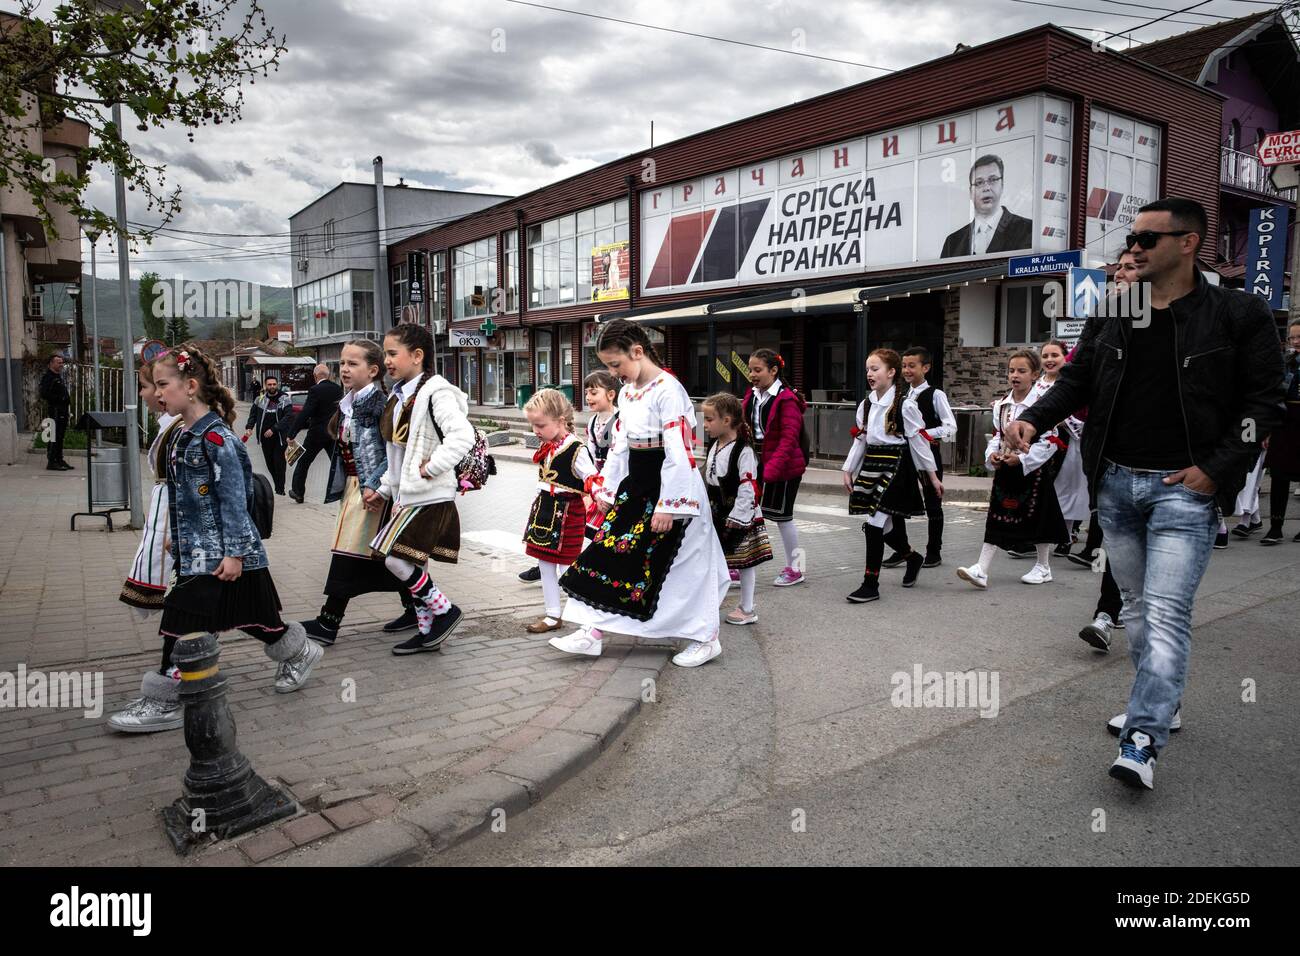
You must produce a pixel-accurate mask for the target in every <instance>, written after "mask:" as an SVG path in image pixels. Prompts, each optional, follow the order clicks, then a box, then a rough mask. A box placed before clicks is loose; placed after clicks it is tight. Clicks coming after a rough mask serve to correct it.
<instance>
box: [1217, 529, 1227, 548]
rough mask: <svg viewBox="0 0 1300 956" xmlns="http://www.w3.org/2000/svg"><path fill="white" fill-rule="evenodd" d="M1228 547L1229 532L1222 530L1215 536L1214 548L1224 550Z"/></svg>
mask: <svg viewBox="0 0 1300 956" xmlns="http://www.w3.org/2000/svg"><path fill="white" fill-rule="evenodd" d="M1227 547H1228V532H1226V531H1220V532H1219V533H1218V534H1216V535H1215V536H1214V550H1215V551H1223V550H1225V549H1226V548H1227Z"/></svg>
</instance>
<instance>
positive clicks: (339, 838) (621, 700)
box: [267, 641, 670, 866]
mask: <svg viewBox="0 0 1300 956" xmlns="http://www.w3.org/2000/svg"><path fill="white" fill-rule="evenodd" d="M669 656H670V654H669V653H668V649H667V648H664V647H663V644H662V642H656V643H655V646H654V647H643V646H637V645H636V644H635V642H631V641H629V642H628V643H622V644H620V645H611V646H609V647H607V648H606V653H605V655H604V656H603V657H602V658H601V659H599V660H598V661H597V662H596V663H595V665H594V666H593V668H592V669H590V670H588V671H587V673H586V674H584V675H583V676H582V677H580V678H579V679H578V680H577V681H576V682H575V686H574V688H572V689H571V690H570V691H569V692H568V693H567V694H566V695H562V697H561V700H563V699H564V698H565V697H567V696H569V694H574V693H575V692H577V691H582V692H583V693H582V694H580V695H578V696H585V698H586V699H585V700H583V701H582V702H581V703H579V704H578V705H577V706H576V707H574V708H572V713H571V714H569V715H567V716H564V719H563V720H561V721H559V722H558V723H557V724H556V725H555V726H552V727H547V726H546V724H547V723H548V722H551V721H554V720H555V717H550V718H548V717H547V716H546V712H544V713H543V714H540V715H538V716H537V717H536V718H534V720H533V721H530V722H529V725H528V726H530V727H533V728H534V733H539V736H537V739H535V740H533V741H532V742H531V743H528V744H527V745H526V746H523V747H521V748H520V749H518V750H515V751H514V752H502V755H501V759H500V760H499V761H497V762H496V763H494V764H493V765H491V766H489V767H487V768H486V769H483V770H481V771H480V772H478V773H476V774H474V775H473V776H471V777H469V778H468V779H467V780H465V781H463V782H462V783H459V784H457V785H456V786H454V787H452V788H451V789H449V790H445V791H443V792H441V793H437V794H431V795H429V796H427V797H422V798H421V797H419V796H418V795H417V796H416V797H415V798H412V799H408V800H406V801H403V802H402V803H401V804H400V805H399V807H398V809H397V811H396V812H395V813H394V814H393V815H392V816H391V817H388V818H386V819H378V820H373V821H371V822H369V823H364V824H362V825H361V826H357V827H354V828H352V829H350V830H347V831H345V832H343V833H337V834H334V835H332V836H330V837H329V838H328V839H325V840H322V841H320V842H319V843H316V844H311V845H307V846H303V847H300V848H298V849H296V850H294V851H292V852H288V853H284V854H280V855H277V856H275V857H274V858H273V859H271V860H268V861H267V865H269V866H344V865H346V866H401V865H404V864H407V863H413V862H416V861H417V860H418V859H419V858H420V857H421V856H422V855H423V854H424V853H425V852H427V851H429V850H432V851H434V852H442V851H445V850H447V849H450V848H451V847H454V846H456V845H457V844H460V843H463V842H465V841H466V840H469V839H471V838H472V837H475V836H477V835H478V834H480V833H482V832H484V831H485V830H487V829H489V828H490V827H492V826H494V825H496V824H498V823H500V824H502V825H508V821H509V820H510V819H511V818H512V817H514V816H516V815H517V814H520V813H523V812H524V811H525V810H527V809H529V808H530V807H532V806H534V805H536V804H537V803H539V802H540V801H541V800H543V799H545V798H546V797H547V796H549V795H550V794H551V793H552V792H554V791H555V789H556V788H558V787H559V786H561V785H562V784H563V783H565V782H566V781H568V780H570V779H571V778H573V777H574V776H576V775H577V774H578V773H580V772H581V771H582V770H584V769H585V768H586V767H587V766H589V765H590V764H591V763H592V762H593V761H594V760H596V758H597V757H599V756H600V755H601V754H602V753H603V752H604V751H605V750H607V749H608V748H609V747H610V745H611V744H613V742H614V741H615V740H617V739H618V737H619V735H620V734H622V733H623V731H624V730H625V729H626V728H627V727H629V726H630V725H631V724H632V721H633V720H634V719H635V718H636V716H637V715H638V714H639V713H640V712H641V703H642V700H643V699H645V689H646V687H647V684H646V682H647V681H650V682H652V683H651V684H650V687H651V688H653V682H654V681H655V680H656V679H657V678H658V677H659V675H660V674H661V673H662V672H663V669H664V668H665V667H666V666H667V665H668V658H669ZM614 659H617V664H612V666H611V665H605V666H604V667H602V665H603V664H604V663H605V661H612V660H614ZM596 667H602V669H601V670H599V671H598V670H596V669H595V668H596ZM592 675H603V677H600V678H599V679H593V676H592ZM586 692H589V693H586ZM649 699H651V700H653V699H654V698H653V695H652V696H651V697H650V698H649ZM555 709H557V708H550V710H555ZM489 749H491V748H489Z"/></svg>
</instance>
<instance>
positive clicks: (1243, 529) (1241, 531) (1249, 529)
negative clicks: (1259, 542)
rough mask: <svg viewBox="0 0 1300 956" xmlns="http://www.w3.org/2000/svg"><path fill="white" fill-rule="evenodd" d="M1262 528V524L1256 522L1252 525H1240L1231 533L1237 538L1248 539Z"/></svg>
mask: <svg viewBox="0 0 1300 956" xmlns="http://www.w3.org/2000/svg"><path fill="white" fill-rule="evenodd" d="M1262 527H1264V522H1262V521H1256V522H1255V523H1254V524H1245V523H1244V522H1243V523H1242V524H1239V525H1237V527H1235V528H1233V529H1232V533H1233V534H1234V535H1236V536H1237V537H1238V538H1249V537H1250V536H1251V535H1252V534H1254V533H1255V532H1256V531H1258V530H1259V529H1260V528H1262Z"/></svg>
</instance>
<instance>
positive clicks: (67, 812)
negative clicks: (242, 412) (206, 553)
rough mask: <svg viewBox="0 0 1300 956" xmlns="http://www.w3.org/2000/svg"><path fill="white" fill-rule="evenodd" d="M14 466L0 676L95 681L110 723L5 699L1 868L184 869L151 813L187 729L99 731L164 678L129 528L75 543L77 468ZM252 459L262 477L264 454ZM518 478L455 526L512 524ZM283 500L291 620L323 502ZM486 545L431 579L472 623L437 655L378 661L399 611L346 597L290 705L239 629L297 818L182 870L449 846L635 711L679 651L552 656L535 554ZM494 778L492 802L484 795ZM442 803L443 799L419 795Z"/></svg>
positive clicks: (625, 644) (177, 787)
mask: <svg viewBox="0 0 1300 956" xmlns="http://www.w3.org/2000/svg"><path fill="white" fill-rule="evenodd" d="M21 459H22V460H20V462H19V463H18V464H16V465H14V466H10V467H7V468H5V469H4V470H3V472H0V604H2V605H3V609H4V610H3V616H2V617H0V672H9V673H10V674H14V673H16V671H17V669H18V667H19V665H25V667H26V668H27V669H28V670H29V672H30V671H34V670H37V669H41V670H55V669H57V670H77V671H91V672H98V673H100V674H102V678H103V701H102V709H103V712H102V714H100V715H98V716H93V717H86V716H83V712H82V710H81V709H80V708H77V709H73V708H62V709H53V708H49V707H45V708H40V709H37V708H32V707H4V708H0V864H64V865H93V864H123V865H126V864H150V865H176V864H178V863H181V862H182V861H181V860H180V859H179V858H178V857H176V856H175V855H174V854H173V853H172V851H171V849H170V847H169V845H168V844H167V841H166V839H165V838H164V836H163V833H162V829H161V827H160V825H159V821H158V815H157V814H158V810H159V809H160V808H161V807H163V806H165V805H167V804H168V803H170V802H171V801H172V800H174V799H175V798H177V797H179V796H180V793H181V778H182V775H183V773H184V770H185V767H186V766H187V750H186V748H185V743H184V739H183V735H182V734H181V733H180V732H179V731H173V732H165V733H160V734H148V735H146V734H138V735H119V734H114V733H111V732H109V731H108V730H107V728H106V727H105V726H104V723H105V721H106V719H107V716H108V714H110V713H111V712H112V711H113V710H115V709H117V708H118V707H119V706H120V705H121V704H122V703H124V702H125V701H126V700H128V699H130V698H131V697H133V696H135V694H136V692H137V691H138V687H139V682H140V675H141V673H142V672H143V671H144V670H145V669H147V668H150V667H157V665H158V652H159V647H160V644H159V639H158V636H157V621H156V618H155V619H153V620H152V621H151V622H149V623H139V622H137V621H136V620H135V619H134V617H133V616H132V613H131V609H130V608H128V607H127V606H126V605H124V604H121V603H120V602H119V601H118V600H117V595H118V591H119V589H120V587H121V581H122V575H123V573H124V571H125V569H126V567H127V566H128V564H129V562H130V559H131V556H132V555H133V553H134V550H135V547H136V543H137V541H138V539H139V533H138V532H135V531H131V530H118V531H116V532H113V533H111V534H110V533H108V532H107V530H105V527H104V522H102V521H95V520H91V519H84V518H83V519H78V527H79V529H81V530H78V531H76V532H72V531H69V528H68V516H69V515H70V514H71V513H72V512H73V511H75V510H78V509H79V508H84V506H85V470H84V459H82V467H78V468H77V469H76V470H74V471H71V472H64V473H59V472H46V471H44V469H43V459H40V458H38V457H37V456H27V455H23V456H21ZM253 460H254V462H255V466H256V467H258V469H259V470H261V462H260V452H259V451H256V450H255V451H254V452H253ZM323 471H324V467H323V465H321V464H318V465H317V466H316V469H315V470H314V472H313V476H312V477H313V481H312V482H311V483H309V486H308V494H309V497H308V502H311V501H312V500H313V498H314V500H317V501H319V500H320V496H319V494H318V493H317V492H318V489H319V485H320V483H321V481H322V480H323V474H322V473H323ZM524 472H525V470H524V469H523V467H522V466H518V465H510V464H505V465H504V466H503V475H502V476H500V477H499V478H497V479H494V482H496V483H497V484H496V485H494V486H490V488H489V491H487V492H483V493H481V494H480V495H479V496H468V497H467V498H465V499H462V501H463V507H462V520H463V521H464V522H465V526H466V530H468V529H469V528H471V527H483V523H482V520H481V519H482V516H483V515H484V514H485V513H492V514H498V513H504V514H505V518H504V519H503V520H501V519H498V520H497V526H498V527H506V528H509V527H517V528H522V526H523V519H522V517H521V515H522V514H523V513H524V512H525V511H526V509H527V507H528V504H529V501H530V499H531V494H530V493H528V494H522V493H519V491H518V489H520V488H523V487H526V486H527V483H528V482H527V478H526V477H524V476H523V475H524ZM493 488H495V489H496V493H495V494H494V495H492V489H493ZM488 495H492V497H491V498H489V497H487V496H488ZM276 501H277V509H276V532H275V534H274V535H273V536H272V537H271V538H270V539H269V540H268V541H267V542H266V544H267V551H268V554H269V557H270V562H271V567H272V573H273V574H274V577H275V582H276V587H277V589H278V591H279V593H280V596H281V600H282V601H283V603H284V615H285V617H286V619H294V618H305V617H310V616H314V615H315V613H316V611H317V609H318V608H319V606H320V601H321V595H320V587H321V582H322V580H323V577H324V572H325V569H326V566H327V562H328V551H327V548H328V538H329V535H330V534H331V533H332V530H333V524H334V507H333V506H325V505H323V504H311V503H308V504H305V505H300V506H299V505H294V504H292V503H291V502H290V501H289V500H288V499H287V498H277V499H276ZM516 512H519V515H516V514H515V513H516ZM121 517H123V518H125V515H123V516H121ZM489 527H490V526H489ZM478 537H479V539H481V540H480V542H479V543H476V542H475V540H474V536H473V535H471V536H469V537H468V538H467V540H466V541H465V543H464V547H463V549H462V552H461V561H460V563H459V564H457V565H454V566H449V565H437V566H436V580H437V581H438V583H439V585H440V587H442V588H443V589H444V590H445V591H446V592H447V593H448V594H449V595H451V596H452V597H453V599H454V600H455V601H457V603H459V604H460V605H461V606H462V607H463V608H464V609H465V611H466V615H467V620H466V622H465V623H464V624H462V625H461V627H460V628H459V629H458V631H457V632H456V634H455V635H454V636H453V637H452V638H451V639H450V640H449V641H448V643H447V645H446V647H445V648H444V650H443V651H442V652H440V653H438V654H428V655H417V656H415V657H405V658H398V657H394V656H393V655H392V654H391V653H390V648H391V646H392V645H393V644H394V643H396V642H397V641H398V640H401V639H402V637H400V636H399V637H396V638H395V637H391V636H389V635H384V634H382V633H381V632H380V631H379V624H380V623H382V622H383V621H385V620H388V619H390V618H391V617H393V616H394V615H395V613H396V611H397V610H398V602H397V599H396V596H394V595H391V594H390V595H377V596H371V597H368V598H364V599H359V600H357V601H356V602H354V603H353V605H352V607H350V608H349V611H348V616H347V620H346V622H345V625H344V629H343V634H342V636H341V637H340V639H339V641H338V643H337V644H335V645H334V646H333V647H331V648H328V649H327V650H326V654H325V658H324V660H323V661H322V663H321V664H320V665H319V666H318V668H317V670H316V671H315V673H314V674H313V676H312V678H311V681H310V683H309V685H308V686H307V687H306V688H305V689H304V690H302V691H300V692H298V693H296V694H291V695H277V694H275V693H274V691H273V689H272V686H271V673H272V669H273V665H272V664H271V663H270V662H269V661H268V660H267V659H266V658H265V656H264V654H263V653H262V649H261V644H260V643H259V642H257V641H255V640H253V639H251V638H246V637H244V636H243V635H240V634H238V633H237V632H236V633H235V634H232V635H230V636H227V637H225V638H223V642H222V643H223V654H222V671H223V673H224V674H225V676H226V678H227V679H228V681H229V688H230V694H229V700H230V703H231V707H232V711H233V713H234V716H235V720H236V723H237V727H238V743H239V747H240V749H241V750H242V751H243V753H244V754H245V755H246V756H247V757H248V758H249V759H250V761H251V762H252V764H253V766H254V768H255V769H256V770H257V771H258V772H259V773H261V774H262V775H263V776H264V777H267V778H268V779H275V780H278V781H279V782H281V783H283V784H284V785H286V787H287V788H288V789H289V790H290V792H291V793H292V794H293V795H294V796H296V797H297V799H298V800H299V801H300V803H302V804H303V807H304V810H305V811H306V812H305V813H304V814H303V815H301V816H299V817H298V818H296V819H294V820H292V821H289V822H287V823H284V824H281V825H278V826H276V827H273V828H269V829H267V830H264V831H260V832H258V833H254V834H250V835H247V836H245V837H241V838H239V839H238V840H235V841H230V842H229V843H227V844H217V845H216V846H213V847H211V848H206V847H205V848H202V849H200V850H199V851H198V852H197V853H195V854H192V855H191V856H190V857H189V858H188V859H187V860H186V861H184V862H185V863H186V864H187V865H193V864H199V865H207V864H237V865H248V864H250V863H257V862H261V861H264V860H268V859H272V858H278V857H279V855H280V854H284V853H287V852H288V851H290V850H294V849H295V848H297V847H299V846H302V847H307V849H305V850H298V851H297V854H296V855H295V856H294V859H295V860H297V861H299V862H307V861H310V860H311V859H319V860H328V861H330V862H338V863H367V862H378V861H379V860H381V859H383V858H385V846H386V845H387V844H386V843H385V842H384V840H383V839H382V838H376V837H375V836H374V835H373V830H372V828H375V827H379V828H385V827H387V828H392V827H397V828H398V829H399V831H400V832H401V833H402V834H403V835H404V836H405V837H407V838H408V839H409V840H414V841H415V842H417V843H423V844H424V845H425V846H426V847H427V845H428V844H430V843H432V844H433V845H445V844H446V843H448V842H451V841H452V840H454V839H456V838H458V837H459V835H462V834H463V833H468V832H472V830H473V829H474V828H475V827H476V826H479V825H481V824H482V823H483V822H484V821H485V820H486V819H487V816H488V815H489V814H490V812H491V810H492V809H493V808H494V807H497V806H506V808H507V812H510V813H514V812H516V811H517V810H520V809H523V808H524V807H526V806H528V805H529V804H530V803H531V802H534V801H535V800H536V799H538V798H539V797H540V796H541V795H542V794H543V793H545V792H547V791H548V790H549V788H550V787H552V786H554V785H555V783H556V782H558V781H559V780H562V779H564V777H565V776H567V775H568V774H570V773H572V772H574V771H575V770H576V769H578V768H580V767H581V766H582V765H584V764H585V762H587V761H589V760H590V759H594V756H595V755H596V754H598V753H599V751H600V750H601V749H602V748H603V747H604V746H605V745H606V744H607V743H608V741H609V740H611V739H612V738H613V736H614V735H616V734H617V733H618V731H619V730H620V729H621V728H622V727H623V726H624V725H625V724H626V723H627V721H628V720H630V719H631V717H632V716H633V715H634V714H635V713H636V711H637V710H638V708H639V694H640V688H641V686H642V683H643V682H644V681H645V680H647V679H653V678H654V677H655V675H657V674H658V673H659V669H660V668H661V667H662V666H663V665H664V663H665V662H666V660H667V657H668V656H669V653H670V650H669V649H668V648H665V647H663V646H662V645H661V646H659V647H655V648H649V647H647V648H634V647H633V645H632V642H631V641H630V640H624V641H621V642H620V641H619V640H618V639H614V640H613V641H612V642H610V643H611V646H610V647H609V648H608V649H607V650H606V654H605V656H604V657H602V658H601V659H599V660H596V661H587V660H579V659H575V658H570V657H567V656H565V655H561V654H559V653H558V652H556V651H554V650H553V649H551V648H550V647H548V646H547V645H546V640H545V637H533V636H531V635H528V634H526V633H524V631H523V629H522V626H521V622H522V621H527V620H532V619H533V618H535V617H536V615H537V613H538V611H539V604H540V597H541V595H540V591H539V589H538V588H537V587H536V586H528V585H524V584H521V583H520V582H519V581H518V579H517V577H516V575H517V573H518V572H519V571H520V570H521V569H522V568H523V567H525V566H526V565H527V563H528V561H527V559H526V558H523V557H522V556H521V555H517V554H515V553H512V552H511V551H510V550H508V547H506V546H503V545H502V541H506V542H508V541H509V540H510V539H511V538H512V533H511V532H507V531H500V530H497V531H488V532H485V533H483V534H481V535H479V536H478ZM513 538H514V539H517V538H518V532H517V531H516V532H513ZM484 539H485V540H486V541H487V543H481V541H482V540H484ZM492 768H499V769H498V771H497V772H493V773H490V774H489V773H488V771H490V770H492ZM485 779H487V780H490V781H491V782H492V783H494V784H496V785H497V789H493V788H492V787H486V788H484V787H483V786H481V781H483V780H485ZM501 786H506V787H507V788H508V790H509V791H510V792H508V793H505V794H502V793H501V792H500V787H501ZM466 787H469V788H470V789H469V791H468V794H469V795H468V796H466V794H467V791H466V789H465V788H466ZM475 788H477V789H475ZM448 794H451V795H452V797H453V798H454V799H452V800H451V803H450V804H449V803H448V802H447V801H446V800H444V802H443V803H442V804H437V803H434V804H431V803H430V801H431V800H435V799H436V798H438V797H440V796H442V797H446V795H448ZM475 794H478V796H479V797H480V798H479V799H475ZM512 794H513V795H512ZM344 830H347V831H351V832H350V833H349V834H347V835H346V836H347V837H348V838H349V839H344V837H343V836H339V833H340V831H344ZM304 856H306V857H307V859H306V860H304V859H303V857H304Z"/></svg>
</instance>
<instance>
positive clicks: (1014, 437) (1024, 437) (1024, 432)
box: [1002, 420, 1038, 452]
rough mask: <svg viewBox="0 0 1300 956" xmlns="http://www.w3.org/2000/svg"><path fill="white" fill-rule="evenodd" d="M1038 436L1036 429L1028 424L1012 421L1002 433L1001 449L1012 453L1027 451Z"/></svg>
mask: <svg viewBox="0 0 1300 956" xmlns="http://www.w3.org/2000/svg"><path fill="white" fill-rule="evenodd" d="M1037 434H1038V429H1037V428H1035V427H1034V426H1033V425H1031V424H1029V422H1022V421H1019V420H1017V421H1014V422H1012V423H1011V424H1010V425H1008V426H1007V428H1006V431H1004V432H1003V433H1002V447H1004V448H1010V449H1011V450H1012V451H1014V452H1026V451H1029V443H1030V442H1031V441H1033V440H1034V436H1036V435H1037Z"/></svg>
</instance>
